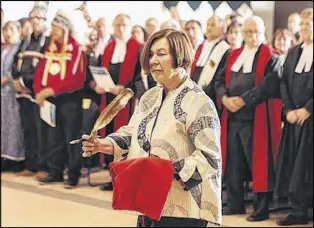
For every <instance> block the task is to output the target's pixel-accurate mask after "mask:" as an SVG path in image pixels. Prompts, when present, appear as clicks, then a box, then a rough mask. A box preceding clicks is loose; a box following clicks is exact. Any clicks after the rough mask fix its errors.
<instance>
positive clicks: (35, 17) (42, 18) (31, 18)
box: [29, 16, 46, 21]
mask: <svg viewBox="0 0 314 228" xmlns="http://www.w3.org/2000/svg"><path fill="white" fill-rule="evenodd" d="M29 19H30V20H33V19H38V20H40V19H41V20H44V21H45V20H46V18H45V17H38V16H34V17H30V18H29Z"/></svg>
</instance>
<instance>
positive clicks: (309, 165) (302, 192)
mask: <svg viewBox="0 0 314 228" xmlns="http://www.w3.org/2000/svg"><path fill="white" fill-rule="evenodd" d="M300 32H301V36H302V37H303V40H304V42H303V43H302V44H300V45H297V46H296V47H294V48H293V49H292V50H290V52H289V54H288V56H287V59H286V62H285V64H284V69H283V75H282V82H281V97H282V102H283V114H284V117H285V120H284V122H285V123H284V128H283V135H282V139H281V143H280V149H279V152H278V157H277V163H276V187H275V196H276V197H278V198H280V197H289V201H290V203H291V208H292V210H291V213H290V214H289V215H288V216H287V217H286V218H285V219H283V220H279V221H277V224H278V225H296V224H307V223H308V217H307V199H308V198H310V197H313V8H310V9H306V10H304V11H303V12H302V14H301V30H300Z"/></svg>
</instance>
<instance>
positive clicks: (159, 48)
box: [149, 38, 174, 86]
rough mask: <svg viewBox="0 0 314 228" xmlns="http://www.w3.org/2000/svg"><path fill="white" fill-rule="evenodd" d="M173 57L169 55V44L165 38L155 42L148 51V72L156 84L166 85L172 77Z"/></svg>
mask: <svg viewBox="0 0 314 228" xmlns="http://www.w3.org/2000/svg"><path fill="white" fill-rule="evenodd" d="M172 63H173V57H172V56H171V54H170V49H169V43H168V40H167V39H166V38H161V39H159V40H156V41H155V42H154V43H153V44H152V46H151V49H150V56H149V66H150V72H151V74H152V76H153V78H154V79H155V81H156V82H158V83H159V84H161V85H162V86H164V85H166V84H167V82H169V80H170V78H171V77H172V74H171V72H172V71H173V70H174V68H173V65H172Z"/></svg>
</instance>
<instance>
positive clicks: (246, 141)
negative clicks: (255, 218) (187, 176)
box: [225, 121, 268, 214]
mask: <svg viewBox="0 0 314 228" xmlns="http://www.w3.org/2000/svg"><path fill="white" fill-rule="evenodd" d="M227 134H228V141H227V148H228V149H227V150H228V151H227V159H226V171H225V173H226V180H225V181H226V188H227V189H226V190H227V198H228V206H229V207H230V209H231V210H232V211H235V212H245V204H244V186H243V183H244V181H245V180H247V179H248V178H247V177H248V175H249V174H250V173H252V148H253V122H235V121H228V133H227ZM253 207H254V211H255V212H256V213H258V214H260V213H261V214H268V196H267V192H265V193H255V196H254V199H253Z"/></svg>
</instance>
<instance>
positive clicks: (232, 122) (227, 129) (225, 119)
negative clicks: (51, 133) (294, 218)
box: [215, 16, 281, 221]
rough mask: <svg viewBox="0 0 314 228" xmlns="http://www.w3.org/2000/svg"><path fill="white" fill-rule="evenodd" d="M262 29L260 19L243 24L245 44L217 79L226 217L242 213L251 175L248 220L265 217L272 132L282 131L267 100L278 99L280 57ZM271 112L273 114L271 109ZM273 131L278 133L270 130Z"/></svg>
mask: <svg viewBox="0 0 314 228" xmlns="http://www.w3.org/2000/svg"><path fill="white" fill-rule="evenodd" d="M264 32H265V26H264V22H263V20H262V19H261V18H260V17H256V16H254V17H252V18H249V19H247V20H246V22H245V23H244V33H245V37H244V38H245V39H244V40H245V44H244V45H243V46H242V47H241V48H239V49H235V50H233V51H232V52H231V53H230V55H229V56H228V59H227V64H226V67H225V69H223V70H221V71H220V72H219V73H218V75H217V81H216V83H215V86H216V92H217V97H218V98H219V99H221V101H222V104H223V106H224V110H223V112H222V117H221V126H222V129H221V133H222V136H221V147H222V165H223V172H224V173H225V178H226V179H225V181H226V188H227V200H228V207H226V208H224V210H223V214H224V215H231V214H245V205H244V188H243V182H244V180H246V178H247V175H248V174H250V173H251V175H252V182H253V192H254V193H255V197H254V202H253V207H254V212H253V213H252V214H251V215H250V216H249V217H248V218H247V220H248V221H262V220H265V219H268V218H269V212H268V200H267V192H268V191H272V190H273V187H274V167H273V153H272V152H273V151H274V150H276V148H274V147H276V146H274V145H276V143H274V142H273V135H272V134H271V133H273V132H278V129H279V132H280V119H279V121H277V123H273V122H272V120H273V117H272V116H273V114H276V112H278V113H280V108H281V107H280V106H279V107H278V106H276V105H275V106H274V104H273V103H274V102H273V101H272V100H271V99H269V98H270V97H275V96H279V95H280V94H279V93H278V94H276V92H278V90H279V71H280V62H279V57H278V56H275V55H273V53H272V51H271V48H270V47H269V46H267V45H265V44H263V43H262V42H263V39H264ZM274 109H275V110H274ZM273 128H276V129H277V131H273Z"/></svg>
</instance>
